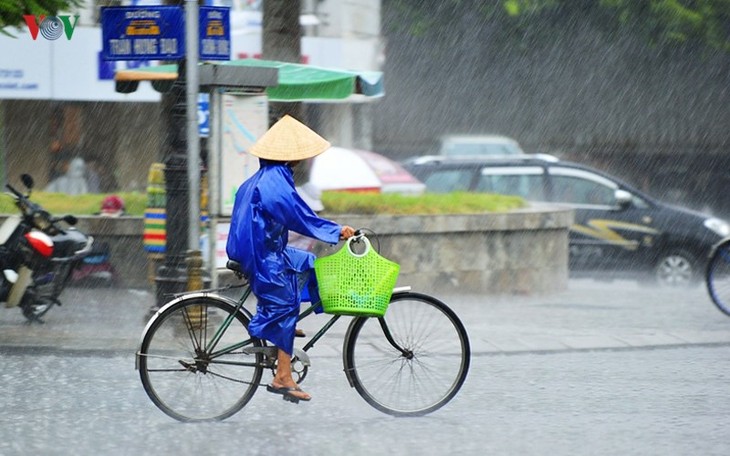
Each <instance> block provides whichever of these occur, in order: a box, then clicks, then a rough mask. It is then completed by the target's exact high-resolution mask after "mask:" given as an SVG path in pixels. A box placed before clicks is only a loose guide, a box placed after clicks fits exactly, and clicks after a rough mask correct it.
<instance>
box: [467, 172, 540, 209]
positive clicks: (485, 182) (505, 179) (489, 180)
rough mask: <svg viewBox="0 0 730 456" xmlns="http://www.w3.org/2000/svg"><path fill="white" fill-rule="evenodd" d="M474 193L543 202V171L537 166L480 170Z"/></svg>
mask: <svg viewBox="0 0 730 456" xmlns="http://www.w3.org/2000/svg"><path fill="white" fill-rule="evenodd" d="M476 191H479V192H486V193H499V194H502V195H517V196H521V197H523V198H525V199H526V200H528V201H545V200H546V198H545V187H544V184H543V170H542V168H540V167H539V166H519V167H517V166H516V167H501V168H500V167H494V168H482V171H481V173H480V176H479V180H478V182H477V185H476Z"/></svg>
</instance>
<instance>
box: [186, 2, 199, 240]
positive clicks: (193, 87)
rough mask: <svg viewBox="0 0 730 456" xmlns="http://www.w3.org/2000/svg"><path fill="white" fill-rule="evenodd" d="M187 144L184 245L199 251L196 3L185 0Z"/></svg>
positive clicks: (197, 39)
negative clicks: (188, 198) (187, 197)
mask: <svg viewBox="0 0 730 456" xmlns="http://www.w3.org/2000/svg"><path fill="white" fill-rule="evenodd" d="M185 37H186V39H185V48H186V54H187V59H186V62H185V64H186V73H187V74H186V76H187V78H186V94H187V109H186V113H187V121H188V123H187V146H188V189H189V197H190V202H189V206H188V208H189V210H188V215H189V218H188V220H189V222H188V248H189V249H190V250H193V251H195V250H200V138H199V133H198V90H199V76H198V46H199V36H198V2H197V1H196V0H185Z"/></svg>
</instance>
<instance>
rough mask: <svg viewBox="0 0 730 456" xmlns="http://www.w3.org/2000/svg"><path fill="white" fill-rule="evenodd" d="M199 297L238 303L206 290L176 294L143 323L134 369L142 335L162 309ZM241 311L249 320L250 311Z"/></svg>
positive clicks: (231, 303)
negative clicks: (175, 296)
mask: <svg viewBox="0 0 730 456" xmlns="http://www.w3.org/2000/svg"><path fill="white" fill-rule="evenodd" d="M199 298H205V299H210V300H212V301H219V302H222V303H224V304H226V305H228V306H230V307H231V308H235V307H236V305H238V302H237V301H235V300H233V299H231V298H229V297H227V296H222V295H219V294H217V293H211V292H208V291H196V292H192V293H186V294H184V295H182V296H178V297H177V298H175V299H173V300H172V301H169V302H167V303H166V304H165V305H164V306H162V307H160V309H159V310H157V312H155V314H154V315H152V317H151V318H150V319H149V321H148V322H147V324H146V325H145V327H144V330H142V337H140V339H139V348H138V349H137V353H136V354H135V362H134V368H135V370H139V351H140V350H141V349H142V342H143V341H144V336H145V335H146V334H147V331H149V329H150V327H152V325H153V324H154V322H155V321H156V320H157V319H158V318H159V317H160V315H161V314H162V313H163V312H164V311H166V310H167V309H168V308H170V307H172V306H174V305H175V304H177V303H178V302H181V301H187V300H190V299H199ZM241 312H243V313H244V314H245V315H246V316H247V317H248V319H249V320H251V318H252V317H253V315H252V314H251V312H249V310H248V309H246V308H245V307H241Z"/></svg>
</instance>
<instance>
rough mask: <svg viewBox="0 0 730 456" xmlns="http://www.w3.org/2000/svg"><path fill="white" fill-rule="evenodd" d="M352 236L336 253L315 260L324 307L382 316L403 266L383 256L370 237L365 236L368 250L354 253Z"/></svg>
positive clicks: (339, 312)
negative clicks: (374, 247)
mask: <svg viewBox="0 0 730 456" xmlns="http://www.w3.org/2000/svg"><path fill="white" fill-rule="evenodd" d="M352 239H353V238H350V239H348V240H347V243H346V244H345V245H344V246H343V247H342V248H341V249H340V250H338V251H337V252H335V253H334V254H332V255H329V256H325V257H321V258H317V259H316V260H314V271H315V274H316V276H317V284H318V285H319V296H320V298H321V299H322V308H323V309H324V311H325V312H326V313H329V314H335V315H351V316H356V317H382V316H383V315H385V311H386V310H387V309H388V304H389V303H390V296H391V294H392V293H393V287H394V286H395V282H396V281H397V280H398V272H399V271H400V266H399V265H398V264H397V263H394V262H392V261H390V260H388V259H386V258H383V257H382V256H380V255H379V254H378V253H377V252H376V251H375V249H373V248H372V246H371V245H370V241H369V240H368V239H367V238H366V237H362V238H361V240H362V241H363V242H364V243H365V251H364V252H363V253H355V252H353V251H352V248H351V246H350V244H351V242H352Z"/></svg>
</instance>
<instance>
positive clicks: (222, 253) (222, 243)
mask: <svg viewBox="0 0 730 456" xmlns="http://www.w3.org/2000/svg"><path fill="white" fill-rule="evenodd" d="M230 229H231V224H230V223H217V224H216V225H215V267H216V268H218V269H225V267H226V263H228V254H227V253H226V243H228V232H229V231H230Z"/></svg>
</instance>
